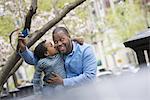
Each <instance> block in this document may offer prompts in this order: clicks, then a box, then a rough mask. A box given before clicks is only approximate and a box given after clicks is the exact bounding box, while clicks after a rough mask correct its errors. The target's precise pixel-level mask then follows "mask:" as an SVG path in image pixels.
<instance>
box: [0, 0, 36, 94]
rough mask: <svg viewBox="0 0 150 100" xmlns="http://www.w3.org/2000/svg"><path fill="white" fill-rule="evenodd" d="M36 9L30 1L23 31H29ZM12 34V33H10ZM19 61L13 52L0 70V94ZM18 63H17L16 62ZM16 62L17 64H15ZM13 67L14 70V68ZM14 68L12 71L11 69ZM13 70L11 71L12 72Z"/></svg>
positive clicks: (34, 2)
mask: <svg viewBox="0 0 150 100" xmlns="http://www.w3.org/2000/svg"><path fill="white" fill-rule="evenodd" d="M36 9H37V0H32V3H31V6H30V10H29V11H28V13H27V16H26V20H25V26H24V29H26V28H28V29H29V30H30V27H31V19H32V17H33V15H34V14H35V13H36ZM12 34H13V33H12ZM12 34H10V36H9V37H10V42H11V35H12ZM19 60H20V56H19V55H18V54H17V53H16V52H14V53H13V54H12V55H11V56H10V57H9V59H8V61H7V62H6V65H5V66H4V67H3V68H2V70H1V73H0V92H1V89H2V86H3V85H4V83H5V82H6V81H7V79H8V78H9V77H10V76H11V75H12V74H13V73H14V72H15V70H17V69H18V68H19V66H20V65H21V63H22V61H19ZM18 61H19V62H18ZM17 62H18V63H17ZM14 66H15V68H16V69H15V68H14ZM13 68H14V69H13ZM12 69H13V70H12Z"/></svg>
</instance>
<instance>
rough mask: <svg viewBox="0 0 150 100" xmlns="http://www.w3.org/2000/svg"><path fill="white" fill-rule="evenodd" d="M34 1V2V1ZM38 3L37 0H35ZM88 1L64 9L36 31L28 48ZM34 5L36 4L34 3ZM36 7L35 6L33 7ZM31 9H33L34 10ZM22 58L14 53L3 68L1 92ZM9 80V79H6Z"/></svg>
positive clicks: (82, 0)
mask: <svg viewBox="0 0 150 100" xmlns="http://www.w3.org/2000/svg"><path fill="white" fill-rule="evenodd" d="M32 1H34V0H32ZM35 1H36V0H35ZM85 1H86V0H76V1H75V2H73V3H70V4H69V5H67V6H66V7H64V9H63V10H62V11H61V12H60V13H59V15H58V16H56V17H55V18H54V19H53V20H51V21H49V22H48V23H47V24H45V25H44V26H43V27H42V28H41V29H40V30H37V31H35V33H34V34H33V35H32V37H31V38H30V41H29V42H28V44H27V46H28V47H31V46H32V45H33V44H34V43H35V42H36V41H37V40H39V39H40V38H41V37H42V36H43V35H44V34H45V33H46V32H47V31H48V30H49V29H50V28H52V27H53V26H54V25H55V24H57V23H58V22H59V21H61V20H62V19H63V17H65V16H66V14H68V13H69V12H70V11H71V10H73V9H74V8H76V7H77V6H79V5H80V4H82V3H83V2H85ZM32 4H34V2H32ZM32 7H34V6H32ZM32 7H31V8H32ZM29 22H30V21H29ZM26 25H27V26H28V24H25V27H26ZM20 58H21V57H20V56H19V55H18V54H17V53H16V52H14V53H13V54H12V55H11V56H10V57H9V59H8V61H7V62H6V65H5V66H4V67H3V68H2V71H1V73H0V91H1V87H2V86H3V84H4V83H5V80H7V79H8V75H9V73H10V71H11V70H12V69H13V67H14V66H15V65H16V63H17V62H18V61H19V60H20ZM6 78H7V79H6Z"/></svg>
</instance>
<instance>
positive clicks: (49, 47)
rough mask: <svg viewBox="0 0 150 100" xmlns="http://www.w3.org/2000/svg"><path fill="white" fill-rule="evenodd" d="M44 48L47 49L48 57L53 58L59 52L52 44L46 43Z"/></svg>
mask: <svg viewBox="0 0 150 100" xmlns="http://www.w3.org/2000/svg"><path fill="white" fill-rule="evenodd" d="M44 46H45V47H46V48H47V54H48V55H50V56H53V55H55V54H57V53H58V51H57V50H56V49H55V48H54V45H53V44H52V43H51V42H49V41H46V42H45V45H44Z"/></svg>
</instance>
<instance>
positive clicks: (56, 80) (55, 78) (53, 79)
mask: <svg viewBox="0 0 150 100" xmlns="http://www.w3.org/2000/svg"><path fill="white" fill-rule="evenodd" d="M52 75H53V77H51V78H50V79H49V80H48V81H47V82H48V83H49V84H63V78H61V77H60V76H59V75H58V74H56V73H54V72H52Z"/></svg>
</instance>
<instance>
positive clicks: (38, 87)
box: [32, 40, 66, 94]
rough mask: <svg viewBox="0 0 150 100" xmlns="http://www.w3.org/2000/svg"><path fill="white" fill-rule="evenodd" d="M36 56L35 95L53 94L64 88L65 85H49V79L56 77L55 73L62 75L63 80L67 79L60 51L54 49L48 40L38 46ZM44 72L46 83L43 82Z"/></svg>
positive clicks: (35, 51)
mask: <svg viewBox="0 0 150 100" xmlns="http://www.w3.org/2000/svg"><path fill="white" fill-rule="evenodd" d="M34 55H35V56H36V57H37V58H38V63H37V64H36V67H35V73H34V77H33V80H32V81H33V85H34V91H35V94H39V93H41V92H42V93H44V94H51V93H53V92H54V91H55V90H58V89H59V88H62V87H63V85H57V84H56V85H54V84H49V83H47V80H48V79H49V78H51V77H54V75H53V73H56V74H58V75H60V76H61V77H62V78H66V73H65V68H64V60H63V59H62V57H61V56H60V54H58V51H57V50H56V49H55V48H54V46H53V45H52V43H51V42H47V41H46V40H45V41H42V42H41V43H39V44H38V45H37V46H36V48H35V50H34ZM42 72H44V78H43V80H44V81H42Z"/></svg>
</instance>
